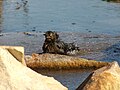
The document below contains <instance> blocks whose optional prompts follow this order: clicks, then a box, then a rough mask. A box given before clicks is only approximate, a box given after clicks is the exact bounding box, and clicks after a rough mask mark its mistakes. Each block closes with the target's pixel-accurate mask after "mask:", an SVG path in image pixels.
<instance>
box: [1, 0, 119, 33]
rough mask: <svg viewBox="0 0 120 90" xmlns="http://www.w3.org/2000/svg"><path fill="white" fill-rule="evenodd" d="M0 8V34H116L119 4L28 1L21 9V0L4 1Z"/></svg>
mask: <svg viewBox="0 0 120 90" xmlns="http://www.w3.org/2000/svg"><path fill="white" fill-rule="evenodd" d="M23 1H24V0H23ZM17 3H18V4H17ZM19 6H21V7H20V8H19V9H18V7H19ZM2 7H3V8H2V15H1V16H2V17H1V19H2V20H1V25H0V26H1V31H2V32H15V31H32V30H35V31H47V30H55V31H72V32H85V33H88V32H91V33H104V34H105V33H106V34H112V35H113V34H115V35H116V34H119V33H120V10H119V9H120V5H119V4H115V3H108V2H103V1H101V0H92V1H91V0H84V1H83V0H34V1H33V0H28V3H27V4H26V5H25V6H24V5H23V3H22V1H21V0H4V1H3V5H2Z"/></svg>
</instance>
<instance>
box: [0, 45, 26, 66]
mask: <svg viewBox="0 0 120 90" xmlns="http://www.w3.org/2000/svg"><path fill="white" fill-rule="evenodd" d="M0 48H3V49H5V50H6V51H8V52H9V53H10V54H12V55H13V56H14V58H16V60H18V61H20V62H21V63H22V64H23V65H25V66H26V62H25V60H24V48H23V47H21V46H0ZM8 57H9V56H8Z"/></svg>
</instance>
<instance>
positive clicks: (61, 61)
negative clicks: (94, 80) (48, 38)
mask: <svg viewBox="0 0 120 90" xmlns="http://www.w3.org/2000/svg"><path fill="white" fill-rule="evenodd" d="M25 58H26V64H27V66H28V67H30V68H39V69H40V68H41V69H81V68H82V69H83V68H88V69H90V68H95V69H96V68H100V67H103V66H105V65H108V64H109V63H107V62H100V61H95V60H87V59H83V58H78V57H73V56H66V55H59V54H48V53H46V54H32V56H29V57H28V56H26V57H25Z"/></svg>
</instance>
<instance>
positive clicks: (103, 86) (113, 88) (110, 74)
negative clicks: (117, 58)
mask: <svg viewBox="0 0 120 90" xmlns="http://www.w3.org/2000/svg"><path fill="white" fill-rule="evenodd" d="M76 90H120V67H119V66H118V63H117V62H113V63H111V64H110V65H108V66H105V67H103V68H100V69H98V70H96V71H94V72H93V73H91V74H90V75H89V76H88V78H87V79H86V80H85V81H84V82H83V83H82V84H81V85H80V86H79V87H78V88H77V89H76Z"/></svg>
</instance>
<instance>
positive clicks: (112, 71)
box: [0, 46, 120, 90]
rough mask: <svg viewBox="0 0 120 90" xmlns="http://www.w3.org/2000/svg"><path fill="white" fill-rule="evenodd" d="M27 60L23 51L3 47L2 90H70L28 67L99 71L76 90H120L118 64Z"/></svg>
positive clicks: (47, 58) (0, 57)
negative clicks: (93, 68)
mask: <svg viewBox="0 0 120 90" xmlns="http://www.w3.org/2000/svg"><path fill="white" fill-rule="evenodd" d="M6 56H7V57H6ZM23 56H24V48H23V47H18V46H17V47H15V46H12V47H11V46H0V62H1V63H0V74H1V78H0V89H1V90H6V89H10V90H21V89H22V90H28V89H29V90H59V89H61V90H68V89H67V88H66V87H64V86H63V85H62V84H61V83H59V82H58V81H56V80H55V79H54V78H51V77H47V76H43V75H41V74H38V73H36V72H35V71H33V70H31V69H30V68H28V67H27V66H29V67H32V68H34V67H42V68H49V69H51V68H52V69H53V68H59V69H68V68H69V69H72V68H73V69H76V68H79V69H80V68H81V67H82V68H83V67H85V68H90V67H96V68H100V69H97V70H96V71H93V72H92V73H91V74H90V75H89V76H88V78H86V80H85V81H83V83H82V84H81V85H80V86H79V87H78V88H77V89H76V90H119V88H120V83H119V80H120V67H119V65H118V63H117V62H113V63H107V62H98V61H93V60H86V59H82V58H79V59H78V58H75V57H71V56H63V55H57V54H56V55H53V54H41V55H38V54H33V56H32V57H30V56H29V57H25V59H26V60H24V59H23ZM41 62H43V63H41ZM21 63H22V64H21ZM25 63H26V64H25ZM45 63H46V64H45ZM26 65H27V66H26ZM45 65H48V67H46V66H45ZM63 67H64V68H63Z"/></svg>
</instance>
